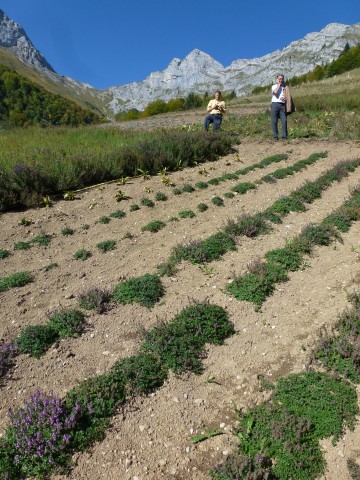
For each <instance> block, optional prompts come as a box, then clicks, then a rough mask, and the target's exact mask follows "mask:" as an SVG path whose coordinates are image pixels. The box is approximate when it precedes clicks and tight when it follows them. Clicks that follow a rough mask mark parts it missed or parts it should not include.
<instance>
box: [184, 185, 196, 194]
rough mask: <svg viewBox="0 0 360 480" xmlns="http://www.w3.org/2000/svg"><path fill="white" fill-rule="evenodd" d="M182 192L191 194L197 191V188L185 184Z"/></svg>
mask: <svg viewBox="0 0 360 480" xmlns="http://www.w3.org/2000/svg"><path fill="white" fill-rule="evenodd" d="M182 191H183V192H188V193H191V192H194V191H195V188H194V187H193V186H192V185H190V183H184V185H183V187H182Z"/></svg>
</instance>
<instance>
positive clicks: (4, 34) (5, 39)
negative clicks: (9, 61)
mask: <svg viewBox="0 0 360 480" xmlns="http://www.w3.org/2000/svg"><path fill="white" fill-rule="evenodd" d="M0 46H1V47H5V48H8V49H9V50H11V51H12V52H13V53H14V54H15V55H16V56H17V58H18V59H19V60H21V61H22V62H24V63H26V64H30V65H32V66H33V67H35V68H37V69H40V70H45V71H46V70H48V71H49V72H54V69H53V68H52V66H51V65H50V64H49V63H48V62H47V60H46V59H45V58H44V56H43V55H42V54H41V53H40V52H39V51H38V50H36V48H35V47H34V45H33V44H32V43H31V41H30V39H29V37H28V36H27V35H26V32H25V30H24V29H23V28H22V27H21V26H20V25H19V24H18V23H16V22H14V21H13V20H10V19H9V18H8V17H7V16H6V14H5V13H4V12H3V11H2V10H0Z"/></svg>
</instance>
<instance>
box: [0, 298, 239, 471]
mask: <svg viewBox="0 0 360 480" xmlns="http://www.w3.org/2000/svg"><path fill="white" fill-rule="evenodd" d="M233 333H234V327H233V324H232V323H231V322H230V321H229V319H228V315H227V313H226V311H225V310H224V309H223V308H222V307H219V306H217V305H211V304H209V303H194V304H191V305H190V306H188V307H186V308H184V309H183V310H182V311H181V312H180V313H178V314H177V315H176V316H175V317H174V318H173V320H172V321H171V322H169V323H165V322H159V324H158V325H157V326H156V327H155V328H153V329H152V330H149V331H145V332H144V333H143V341H142V343H141V345H140V348H139V353H138V354H137V355H134V356H132V357H129V358H125V359H123V360H119V361H117V362H116V363H115V364H114V366H113V367H112V369H111V371H110V372H109V373H105V374H103V375H99V376H96V377H91V378H89V379H87V380H84V381H81V382H80V383H79V384H78V385H77V386H76V387H74V388H73V389H72V390H70V391H69V392H68V394H67V395H66V397H65V398H64V399H60V398H57V397H56V396H55V395H53V394H51V393H50V394H47V393H43V392H40V391H39V390H37V391H36V392H35V393H34V394H33V395H32V396H31V397H30V398H29V399H28V400H26V401H25V404H24V407H20V408H18V409H16V410H10V412H9V424H8V426H7V427H6V429H5V432H4V435H3V436H2V438H1V439H0V446H1V449H0V476H1V478H6V479H7V480H16V479H20V478H28V477H32V476H33V477H36V478H39V479H40V478H47V477H48V476H49V475H50V474H52V473H58V472H61V473H66V472H68V471H69V469H70V468H71V466H72V455H73V454H74V453H75V452H77V451H83V450H85V449H88V448H89V447H90V446H91V445H92V444H93V443H94V442H97V441H99V440H101V439H103V437H104V434H105V430H106V428H107V427H108V426H109V424H110V419H111V417H112V416H113V415H114V414H115V413H116V411H117V410H118V409H119V407H120V405H122V404H123V403H124V402H125V401H126V400H127V399H131V398H132V397H134V396H135V395H144V394H148V393H150V392H152V391H154V390H156V389H157V388H159V387H160V386H161V385H163V383H164V382H165V380H166V379H167V376H168V372H169V370H170V369H171V370H172V371H173V372H175V373H176V374H182V373H185V372H193V373H200V372H201V371H202V369H203V367H202V359H203V358H204V356H205V350H204V348H205V345H206V344H213V345H222V344H223V343H224V341H225V339H226V338H228V337H229V336H230V335H233Z"/></svg>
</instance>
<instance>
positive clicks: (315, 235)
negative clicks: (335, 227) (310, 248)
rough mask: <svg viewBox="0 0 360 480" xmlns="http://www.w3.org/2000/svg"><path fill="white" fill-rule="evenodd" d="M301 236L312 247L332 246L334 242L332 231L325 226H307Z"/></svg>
mask: <svg viewBox="0 0 360 480" xmlns="http://www.w3.org/2000/svg"><path fill="white" fill-rule="evenodd" d="M301 236H304V238H305V239H306V240H308V242H309V243H310V244H311V245H330V243H331V241H332V235H331V233H330V230H329V228H328V227H326V226H325V225H307V226H306V227H304V228H303V229H302V231H301Z"/></svg>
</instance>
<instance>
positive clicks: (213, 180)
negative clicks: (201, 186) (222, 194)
mask: <svg viewBox="0 0 360 480" xmlns="http://www.w3.org/2000/svg"><path fill="white" fill-rule="evenodd" d="M207 183H208V184H209V185H219V183H220V182H219V180H218V179H217V178H212V179H211V180H208V182H207Z"/></svg>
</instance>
